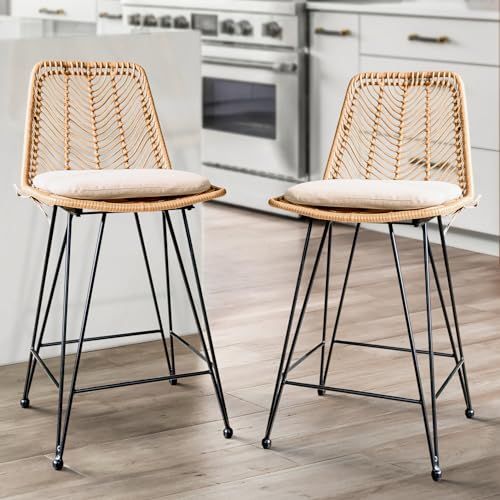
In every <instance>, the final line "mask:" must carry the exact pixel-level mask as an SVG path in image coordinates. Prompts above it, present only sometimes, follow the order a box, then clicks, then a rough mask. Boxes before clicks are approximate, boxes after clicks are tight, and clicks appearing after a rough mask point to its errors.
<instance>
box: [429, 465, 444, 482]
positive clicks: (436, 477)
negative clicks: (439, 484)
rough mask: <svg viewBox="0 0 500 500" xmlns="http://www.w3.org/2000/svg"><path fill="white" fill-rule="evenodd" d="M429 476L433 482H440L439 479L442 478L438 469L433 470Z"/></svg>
mask: <svg viewBox="0 0 500 500" xmlns="http://www.w3.org/2000/svg"><path fill="white" fill-rule="evenodd" d="M431 475H432V479H433V480H434V481H441V478H442V477H443V473H442V472H441V469H440V468H439V467H437V468H435V469H433V470H432V473H431Z"/></svg>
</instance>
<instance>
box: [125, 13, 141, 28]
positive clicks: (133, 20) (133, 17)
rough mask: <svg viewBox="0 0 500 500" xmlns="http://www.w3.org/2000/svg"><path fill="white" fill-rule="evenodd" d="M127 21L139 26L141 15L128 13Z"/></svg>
mask: <svg viewBox="0 0 500 500" xmlns="http://www.w3.org/2000/svg"><path fill="white" fill-rule="evenodd" d="M128 23H129V24H130V25H131V26H140V25H141V15H140V14H130V16H128Z"/></svg>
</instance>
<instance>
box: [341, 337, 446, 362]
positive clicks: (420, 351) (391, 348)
mask: <svg viewBox="0 0 500 500" xmlns="http://www.w3.org/2000/svg"><path fill="white" fill-rule="evenodd" d="M334 343H335V344H344V345H352V346H356V347H372V348H374V349H387V350H388V351H401V352H411V349H409V348H408V347H396V346H392V345H384V344H368V343H366V342H353V341H351V340H335V342H334ZM415 351H416V352H417V354H429V351H426V350H425V349H415ZM434 356H443V357H445V358H453V357H454V356H453V354H451V353H449V352H436V351H434Z"/></svg>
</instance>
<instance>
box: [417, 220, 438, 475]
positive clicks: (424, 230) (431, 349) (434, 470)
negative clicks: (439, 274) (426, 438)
mask: <svg viewBox="0 0 500 500" xmlns="http://www.w3.org/2000/svg"><path fill="white" fill-rule="evenodd" d="M422 235H423V245H424V273H425V303H426V310H427V341H428V344H429V373H430V379H431V412H432V437H433V450H434V454H433V460H432V462H433V463H432V478H433V479H434V480H435V481H439V480H440V479H441V476H442V473H441V469H440V468H439V446H438V444H439V443H438V428H437V404H436V387H435V385H436V383H435V376H434V346H433V339H432V305H431V285H430V276H429V233H428V228H427V223H424V224H423V225H422Z"/></svg>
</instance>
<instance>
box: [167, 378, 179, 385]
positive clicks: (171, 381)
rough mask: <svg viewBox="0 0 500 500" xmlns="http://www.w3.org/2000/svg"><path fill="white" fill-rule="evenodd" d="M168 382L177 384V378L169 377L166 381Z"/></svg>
mask: <svg viewBox="0 0 500 500" xmlns="http://www.w3.org/2000/svg"><path fill="white" fill-rule="evenodd" d="M168 383H169V384H170V385H177V379H176V378H173V379H170V380H169V381H168Z"/></svg>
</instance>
